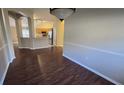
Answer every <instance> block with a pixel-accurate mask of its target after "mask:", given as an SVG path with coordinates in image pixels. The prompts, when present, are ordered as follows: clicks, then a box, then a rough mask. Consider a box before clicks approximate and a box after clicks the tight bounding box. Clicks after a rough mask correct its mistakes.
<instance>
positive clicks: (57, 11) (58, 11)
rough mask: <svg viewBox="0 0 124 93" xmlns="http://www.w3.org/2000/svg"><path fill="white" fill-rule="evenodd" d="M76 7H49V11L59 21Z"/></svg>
mask: <svg viewBox="0 0 124 93" xmlns="http://www.w3.org/2000/svg"><path fill="white" fill-rule="evenodd" d="M75 10H76V8H50V13H51V14H52V15H55V16H56V17H57V18H59V19H60V20H61V21H62V20H64V19H65V18H67V17H69V16H70V15H71V14H73V13H74V12H75Z"/></svg>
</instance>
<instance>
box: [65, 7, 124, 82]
mask: <svg viewBox="0 0 124 93" xmlns="http://www.w3.org/2000/svg"><path fill="white" fill-rule="evenodd" d="M64 40H65V41H64V42H65V43H64V56H66V57H68V58H70V59H71V60H73V61H74V62H76V63H78V64H80V65H82V66H83V67H86V68H88V69H89V70H91V71H93V72H95V73H97V74H98V75H100V76H102V77H104V78H106V79H108V80H109V81H111V82H113V83H115V84H124V73H123V71H124V9H77V11H76V13H75V14H73V15H72V16H70V17H69V18H68V19H67V20H65V38H64Z"/></svg>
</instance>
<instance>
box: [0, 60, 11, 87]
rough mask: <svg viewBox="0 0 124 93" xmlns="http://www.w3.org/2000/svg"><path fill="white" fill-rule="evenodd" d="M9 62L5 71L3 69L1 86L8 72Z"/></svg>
mask: <svg viewBox="0 0 124 93" xmlns="http://www.w3.org/2000/svg"><path fill="white" fill-rule="evenodd" d="M9 64H10V63H9V62H8V63H7V66H6V69H5V72H4V73H3V76H2V79H1V81H0V85H3V83H4V79H5V77H6V74H7V71H8V68H9Z"/></svg>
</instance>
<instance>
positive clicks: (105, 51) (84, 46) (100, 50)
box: [65, 42, 124, 57]
mask: <svg viewBox="0 0 124 93" xmlns="http://www.w3.org/2000/svg"><path fill="white" fill-rule="evenodd" d="M65 44H67V45H72V46H78V47H82V48H87V49H90V50H91V49H92V50H95V51H99V52H103V53H108V54H112V55H118V56H123V57H124V54H123V53H118V52H113V51H109V50H104V49H99V48H95V47H90V46H87V45H80V44H75V43H71V42H65Z"/></svg>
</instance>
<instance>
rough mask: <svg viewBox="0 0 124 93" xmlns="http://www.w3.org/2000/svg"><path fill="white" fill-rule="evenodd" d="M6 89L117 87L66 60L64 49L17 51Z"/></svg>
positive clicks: (6, 79) (7, 76)
mask: <svg viewBox="0 0 124 93" xmlns="http://www.w3.org/2000/svg"><path fill="white" fill-rule="evenodd" d="M15 53H16V59H15V60H14V62H13V63H11V64H10V66H9V69H8V72H7V75H6V78H5V80H4V84H5V85H25V84H26V85H44V84H48V85H54V84H55V85H113V83H111V82H109V81H107V80H105V79H103V78H102V77H100V76H98V75H96V74H94V73H92V72H91V71H89V70H87V69H85V68H83V67H81V66H80V65H78V64H76V63H74V62H72V61H70V60H68V59H67V58H65V57H63V56H62V48H61V47H54V48H46V49H38V50H28V49H18V48H15Z"/></svg>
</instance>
